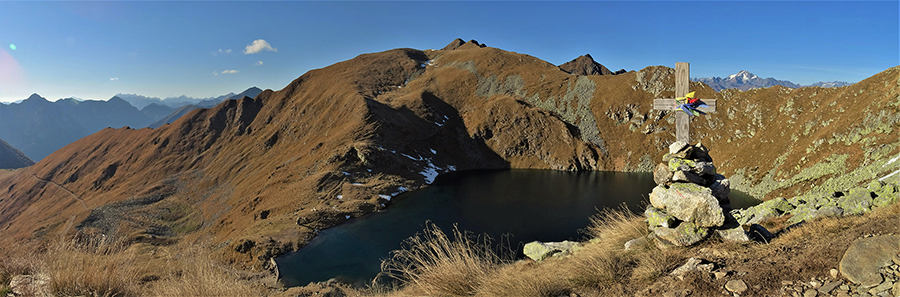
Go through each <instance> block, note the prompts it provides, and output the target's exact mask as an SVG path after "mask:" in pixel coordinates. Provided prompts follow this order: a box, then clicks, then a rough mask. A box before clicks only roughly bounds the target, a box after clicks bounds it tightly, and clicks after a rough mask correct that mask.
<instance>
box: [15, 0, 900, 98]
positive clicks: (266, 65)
mask: <svg viewBox="0 0 900 297" xmlns="http://www.w3.org/2000/svg"><path fill="white" fill-rule="evenodd" d="M898 3H900V2H898V1H878V2H857V1H852V2H840V1H800V2H782V1H765V2H741V1H713V2H699V1H663V2H610V1H602V2H564V1H563V2H559V1H552V2H543V1H539V2H377V1H375V2H291V1H283V2H218V1H211V2H10V1H0V101H4V102H9V101H15V100H21V99H24V98H27V97H28V96H29V95H30V94H32V93H38V94H41V95H42V96H44V97H46V98H47V99H50V100H56V99H59V98H66V97H72V96H75V97H80V98H84V99H102V100H106V99H109V98H110V97H112V96H113V95H115V94H116V93H137V94H141V95H145V96H152V97H170V96H179V95H187V96H192V97H211V96H217V95H221V94H225V93H228V92H239V91H242V90H244V89H246V88H248V87H251V86H258V87H260V88H263V89H274V90H279V89H281V88H283V87H284V86H286V85H287V84H288V83H290V81H292V80H294V79H296V78H297V77H299V76H300V75H302V74H303V73H305V72H307V71H309V70H311V69H316V68H321V67H325V66H328V65H331V64H334V63H336V62H340V61H344V60H347V59H351V58H353V57H355V56H357V55H359V54H362V53H370V52H379V51H384V50H388V49H393V48H401V47H410V48H417V49H429V48H434V49H439V48H441V47H443V46H444V45H446V44H447V43H449V42H450V41H451V40H453V39H454V38H457V37H459V38H463V39H465V40H469V39H476V40H478V41H479V42H482V43H486V44H487V45H488V46H492V47H497V48H501V49H505V50H509V51H514V52H519V53H524V54H529V55H532V56H535V57H538V58H541V59H543V60H546V61H548V62H550V63H553V64H561V63H565V62H567V61H569V60H571V59H574V58H575V57H577V56H579V55H583V54H586V53H590V54H591V56H593V57H594V59H596V60H597V61H598V62H600V63H601V64H603V65H605V66H607V67H608V68H610V69H612V70H617V69H622V68H624V69H627V70H639V69H641V68H644V67H646V66H651V65H666V66H670V67H674V65H675V62H690V63H691V76H693V77H710V76H720V77H724V76H727V75H729V74H733V73H736V72H738V71H739V70H748V71H750V72H753V73H754V74H756V75H759V76H761V77H775V78H777V79H782V80H790V81H793V82H795V83H800V84H810V83H814V82H817V81H834V80H841V81H850V82H856V81H859V80H862V79H865V78H867V77H869V76H872V75H874V74H876V73H878V72H881V71H883V70H885V69H887V68H890V67H893V66H897V65H900V4H898ZM257 40H264V41H265V42H266V43H267V44H268V45H269V48H265V49H262V50H261V51H259V52H255V51H247V49H248V46H251V45H253V44H254V42H256V41H257ZM256 44H257V45H262V43H261V42H256ZM260 48H263V47H259V48H258V49H260Z"/></svg>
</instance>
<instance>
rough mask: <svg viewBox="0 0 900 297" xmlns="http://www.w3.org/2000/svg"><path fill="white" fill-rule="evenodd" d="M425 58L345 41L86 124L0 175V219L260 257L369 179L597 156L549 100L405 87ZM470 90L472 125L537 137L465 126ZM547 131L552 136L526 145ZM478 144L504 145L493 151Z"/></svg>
mask: <svg viewBox="0 0 900 297" xmlns="http://www.w3.org/2000/svg"><path fill="white" fill-rule="evenodd" d="M428 60H429V57H428V56H427V55H426V54H425V53H424V52H421V51H416V50H409V49H401V50H393V51H388V52H383V53H377V54H367V55H361V56H359V57H357V58H355V59H353V60H350V61H346V62H341V63H337V64H335V65H333V66H330V67H327V68H324V69H319V70H314V71H310V72H309V73H307V74H305V75H303V76H301V77H300V78H298V79H297V80H295V81H294V82H292V83H291V84H290V85H288V86H287V87H285V88H284V89H283V90H281V91H277V92H273V91H266V92H263V93H262V94H260V95H259V96H258V97H257V98H255V99H250V98H244V99H240V100H232V101H226V102H224V103H222V104H220V105H218V106H216V107H215V108H212V109H209V110H198V111H195V112H192V113H191V114H189V115H187V116H185V117H183V118H182V119H180V120H178V121H176V122H175V123H173V124H170V125H166V126H163V127H161V128H158V129H141V130H131V129H118V130H114V129H106V130H103V131H100V132H98V133H96V134H94V135H91V136H89V137H86V138H84V139H81V140H79V141H77V142H75V143H73V144H71V145H69V146H67V147H65V148H63V149H61V150H59V151H57V152H55V153H54V154H52V155H51V156H49V157H48V158H46V159H45V160H43V161H42V162H40V163H38V164H36V165H35V166H33V167H31V168H29V170H22V171H17V172H15V173H14V174H12V175H11V176H9V177H7V178H5V179H3V181H2V182H0V183H2V187H3V189H4V193H2V195H4V197H5V199H4V201H3V202H2V203H0V221H2V222H3V223H4V225H5V226H4V228H5V231H4V232H5V234H8V235H12V237H9V238H15V239H17V240H23V239H28V238H48V236H50V235H56V234H61V233H64V232H69V231H71V230H73V229H78V230H81V231H82V232H88V233H91V232H96V233H103V234H118V235H124V236H128V237H129V238H131V239H132V240H134V241H139V242H144V241H152V242H157V243H161V244H164V243H166V242H171V240H173V239H184V240H197V239H206V240H211V242H213V243H215V244H217V245H216V246H217V247H218V248H220V249H221V250H222V251H225V253H224V254H225V255H226V258H227V259H230V260H234V261H239V262H257V261H260V262H261V261H262V260H267V259H268V257H271V256H272V255H273V254H274V253H278V252H280V251H282V250H284V249H290V248H294V247H295V244H302V243H303V242H304V241H305V240H307V239H308V238H309V237H310V236H311V235H312V234H313V233H314V232H315V231H314V229H317V228H326V227H329V226H332V225H334V224H337V223H341V222H343V221H345V220H346V219H347V218H346V216H360V215H363V214H365V213H369V212H372V211H374V210H375V209H377V208H380V207H383V206H382V203H384V202H385V200H384V198H382V197H381V196H379V195H385V194H390V193H395V192H397V191H398V189H399V187H400V186H403V187H405V188H407V189H414V188H416V187H419V186H421V185H423V184H424V183H425V176H424V175H422V174H421V172H423V171H427V170H426V169H428V168H431V169H432V170H434V171H446V170H450V168H454V169H456V170H467V169H478V168H507V167H510V166H515V167H525V168H528V167H538V168H551V167H552V168H559V169H575V168H587V169H595V168H597V167H595V166H594V165H582V164H581V163H585V164H596V160H595V159H596V158H597V156H598V154H597V153H596V152H594V151H596V149H595V148H593V147H592V146H591V145H590V144H584V143H583V142H581V141H578V140H577V139H576V138H575V137H574V136H573V134H574V133H576V131H574V130H572V129H571V127H568V126H567V125H565V124H564V123H562V122H561V121H560V120H559V119H558V117H556V116H555V115H553V114H552V113H548V112H546V111H542V110H539V109H536V108H534V107H532V106H528V105H527V104H522V103H521V102H518V101H516V100H514V99H512V98H508V97H502V96H501V97H497V98H496V100H491V101H489V102H487V103H486V102H485V100H484V99H483V98H476V97H471V96H470V97H464V96H458V97H453V98H452V99H457V100H460V101H453V100H448V99H443V98H441V97H440V96H444V94H443V93H438V92H437V91H435V92H432V91H429V90H416V89H415V88H414V85H415V83H419V82H420V81H421V82H425V81H426V80H425V79H421V78H420V79H418V80H417V79H415V78H416V77H417V76H423V77H425V76H428V75H427V74H428V72H429V70H428V69H427V68H428V67H424V66H423V64H424V63H425V62H426V61H428ZM429 67H430V66H429ZM448 70H449V71H450V72H453V70H452V69H448ZM556 71H558V70H556ZM433 78H434V79H445V78H441V77H440V76H433ZM446 78H449V79H450V82H451V83H455V84H459V83H462V84H465V83H466V81H465V79H464V78H463V79H462V80H456V77H454V76H453V75H452V74H448V76H447V77H446ZM407 81H410V83H409V84H406V83H405V82H407ZM401 87H403V88H401ZM445 87H449V88H451V89H456V88H457V87H459V85H456V86H451V85H450V84H448V85H446V86H445ZM470 93H471V91H470ZM451 97H452V96H451ZM476 99H477V101H473V102H477V103H478V105H476V107H469V108H466V107H465V104H466V103H465V101H466V100H476ZM454 103H459V104H461V105H459V107H457V106H454V105H453V104H454ZM484 104H487V105H486V106H490V108H489V109H488V110H489V111H491V110H492V111H495V112H497V113H505V114H504V115H503V116H502V117H500V118H494V119H490V120H487V121H485V120H484V119H480V118H479V120H478V122H477V125H478V127H481V128H484V129H491V130H494V131H498V132H497V135H506V134H505V133H506V132H503V133H500V132H501V131H502V129H513V130H515V129H530V130H528V131H531V132H535V133H538V132H540V133H546V134H547V135H546V137H534V138H533V139H531V140H529V141H533V142H535V143H534V144H531V143H530V142H528V141H526V142H523V141H520V140H519V139H518V138H517V137H508V136H504V137H502V138H500V137H498V138H497V139H498V140H494V141H492V142H491V144H490V145H488V144H486V142H485V141H484V139H483V138H482V137H479V136H472V135H471V134H469V133H468V131H469V129H473V128H470V126H469V125H470V124H469V122H467V121H468V120H469V117H470V115H469V113H468V112H460V109H462V110H467V111H468V110H476V111H478V113H476V116H478V117H485V116H487V115H484V114H481V112H483V111H482V107H483V106H482V105H484ZM507 114H512V115H515V117H513V116H512V115H507ZM507 118H513V119H515V121H510V120H507ZM520 121H524V122H520ZM513 132H515V131H513ZM529 133H530V132H529ZM555 138H559V139H563V142H565V143H564V144H561V145H556V146H555V147H553V148H552V150H550V151H547V152H543V153H542V154H541V156H540V158H539V159H534V158H533V157H531V155H532V154H531V150H538V149H541V148H543V147H550V145H549V144H548V141H553V139H555ZM507 142H513V144H509V143H507ZM491 145H493V146H499V147H504V148H509V150H507V151H503V152H500V153H501V154H502V156H500V155H498V153H496V152H495V151H494V150H492V148H491ZM516 145H518V146H521V147H524V149H521V150H520V149H518V148H516ZM432 150H434V151H435V152H434V153H433V152H432ZM578 153H585V154H586V156H587V157H583V158H582V157H580V156H577V154H578ZM503 156H506V157H509V158H503ZM517 158H518V159H517ZM541 160H551V161H554V162H555V163H551V164H547V163H543V162H542V161H541ZM370 170H371V171H370ZM32 173H33V175H32ZM338 195H341V198H340V199H338ZM82 203H83V204H82ZM298 223H299V224H298ZM248 240H250V241H249V242H248ZM239 246H241V247H247V248H239ZM238 250H240V251H241V252H237V251H238Z"/></svg>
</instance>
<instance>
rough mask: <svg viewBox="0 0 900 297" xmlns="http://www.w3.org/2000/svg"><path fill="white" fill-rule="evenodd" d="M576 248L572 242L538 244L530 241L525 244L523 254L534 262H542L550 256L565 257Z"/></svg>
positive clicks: (576, 244) (538, 242) (575, 243)
mask: <svg viewBox="0 0 900 297" xmlns="http://www.w3.org/2000/svg"><path fill="white" fill-rule="evenodd" d="M577 246H578V243H577V242H574V241H568V240H566V241H563V242H540V241H532V242H529V243H527V244H525V248H524V249H523V253H524V254H525V256H527V257H528V258H531V259H532V260H534V261H535V262H540V261H543V260H544V259H547V258H549V257H552V256H567V255H570V254H572V251H573V250H574V249H575V248H576V247H577Z"/></svg>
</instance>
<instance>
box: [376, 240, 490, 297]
mask: <svg viewBox="0 0 900 297" xmlns="http://www.w3.org/2000/svg"><path fill="white" fill-rule="evenodd" d="M451 236H452V237H453V239H451V238H450V236H447V234H445V233H444V232H443V231H441V229H440V228H438V227H437V226H435V225H434V224H428V226H426V228H425V230H424V232H423V233H420V234H418V235H416V236H414V237H412V238H409V239H408V240H407V241H406V242H405V246H406V247H405V248H404V249H401V250H397V251H394V252H392V255H391V258H390V259H388V260H386V261H384V262H382V264H381V269H382V271H383V272H385V273H387V274H388V275H390V276H391V277H394V278H395V279H398V280H400V281H401V282H403V283H405V284H407V285H412V286H415V287H417V288H418V289H420V290H422V291H423V292H424V293H425V294H428V295H458V296H466V295H474V294H475V293H476V292H477V289H478V288H479V287H481V285H482V283H483V282H484V281H486V280H487V279H488V278H489V277H491V275H492V274H494V273H495V271H496V270H497V268H498V267H499V266H500V265H501V264H502V263H505V262H508V261H507V260H505V259H503V258H502V257H500V256H499V255H498V254H497V253H496V252H494V250H493V249H492V247H491V240H490V238H488V237H487V236H480V237H477V238H473V237H472V236H471V234H466V233H463V232H460V231H459V229H458V228H456V227H455V226H454V228H453V231H452V233H451ZM454 239H455V240H454Z"/></svg>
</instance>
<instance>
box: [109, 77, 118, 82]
mask: <svg viewBox="0 0 900 297" xmlns="http://www.w3.org/2000/svg"><path fill="white" fill-rule="evenodd" d="M109 80H110V81H116V80H119V78H118V77H112V78H110V79H109Z"/></svg>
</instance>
